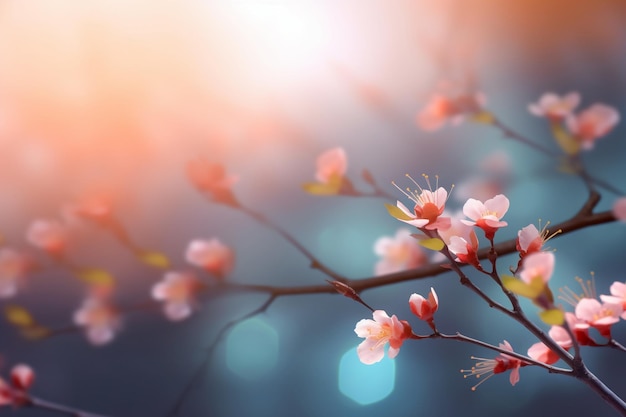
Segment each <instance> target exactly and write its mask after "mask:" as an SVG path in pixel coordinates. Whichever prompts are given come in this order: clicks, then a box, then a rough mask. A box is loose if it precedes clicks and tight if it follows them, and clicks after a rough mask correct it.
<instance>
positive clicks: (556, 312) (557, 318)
mask: <svg viewBox="0 0 626 417" xmlns="http://www.w3.org/2000/svg"><path fill="white" fill-rule="evenodd" d="M539 318H540V319H541V321H543V322H544V323H546V324H550V325H552V326H560V325H562V324H563V322H564V321H565V314H564V313H563V311H562V310H560V309H558V308H552V309H550V310H543V311H541V312H540V313H539Z"/></svg>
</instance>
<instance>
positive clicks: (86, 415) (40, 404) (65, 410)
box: [21, 395, 106, 417]
mask: <svg viewBox="0 0 626 417" xmlns="http://www.w3.org/2000/svg"><path fill="white" fill-rule="evenodd" d="M21 400H23V401H24V404H23V406H24V407H32V408H41V409H42V410H48V411H53V412H56V413H59V414H65V415H68V416H73V417H106V416H104V415H103V414H94V413H91V412H87V411H82V410H78V409H76V408H73V407H68V406H66V405H62V404H57V403H53V402H50V401H46V400H42V399H41V398H37V397H33V396H29V395H26V396H24V397H23V398H21Z"/></svg>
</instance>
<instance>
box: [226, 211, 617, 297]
mask: <svg viewBox="0 0 626 417" xmlns="http://www.w3.org/2000/svg"><path fill="white" fill-rule="evenodd" d="M615 220H616V219H615V216H614V215H613V213H612V212H611V211H603V212H600V213H594V214H589V215H582V216H581V215H576V216H574V217H572V218H570V219H568V220H565V221H564V222H562V223H559V224H556V225H554V229H560V230H562V232H561V233H560V234H559V235H556V236H555V237H554V238H558V237H559V236H563V235H566V234H568V233H570V232H573V231H576V230H580V229H584V228H587V227H591V226H594V225H598V224H604V223H610V222H614V221H615ZM515 244H516V239H510V240H507V241H504V242H500V243H497V244H495V245H494V247H493V249H494V250H495V251H496V252H497V253H498V254H499V255H507V254H510V253H515V252H516V251H517V250H516V248H515ZM490 251H491V248H484V249H480V250H479V251H478V254H477V256H478V259H481V260H482V259H487V257H488V256H489V252H490ZM448 265H449V262H448V261H444V262H439V263H435V264H428V265H425V266H422V267H419V268H415V269H411V270H407V271H401V272H396V273H392V274H385V275H379V276H373V277H368V278H361V279H345V280H344V281H342V282H343V283H344V284H347V285H349V286H350V287H352V288H353V289H354V290H355V291H356V292H357V293H360V292H361V291H365V290H369V289H374V288H378V287H382V286H386V285H391V284H396V283H401V282H406V281H413V280H418V279H425V278H431V277H434V276H437V275H440V274H443V273H446V272H449V271H450V269H449V267H448ZM220 286H221V287H222V288H223V289H224V290H232V291H254V292H267V293H271V294H274V295H276V296H277V297H279V296H285V295H298V294H320V293H334V292H336V291H335V289H334V288H333V287H331V286H328V285H310V286H298V287H276V286H271V285H257V284H238V283H233V282H225V283H221V284H220Z"/></svg>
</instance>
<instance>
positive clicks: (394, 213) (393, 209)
mask: <svg viewBox="0 0 626 417" xmlns="http://www.w3.org/2000/svg"><path fill="white" fill-rule="evenodd" d="M385 208H386V209H387V211H388V212H389V214H391V217H395V218H396V219H398V220H414V219H413V217H410V216H408V215H407V214H406V213H405V212H403V211H402V210H400V208H399V207H397V206H392V205H391V204H385Z"/></svg>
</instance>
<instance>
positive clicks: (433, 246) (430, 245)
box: [418, 237, 445, 252]
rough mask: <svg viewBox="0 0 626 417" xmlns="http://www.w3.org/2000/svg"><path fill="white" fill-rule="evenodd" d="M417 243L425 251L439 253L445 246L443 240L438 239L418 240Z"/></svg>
mask: <svg viewBox="0 0 626 417" xmlns="http://www.w3.org/2000/svg"><path fill="white" fill-rule="evenodd" d="M418 243H419V244H420V245H422V246H423V247H425V248H426V249H430V250H434V251H437V252H439V251H440V250H441V249H443V247H444V246H445V245H444V243H443V240H441V239H439V238H438V237H433V238H430V239H420V240H419V241H418Z"/></svg>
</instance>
